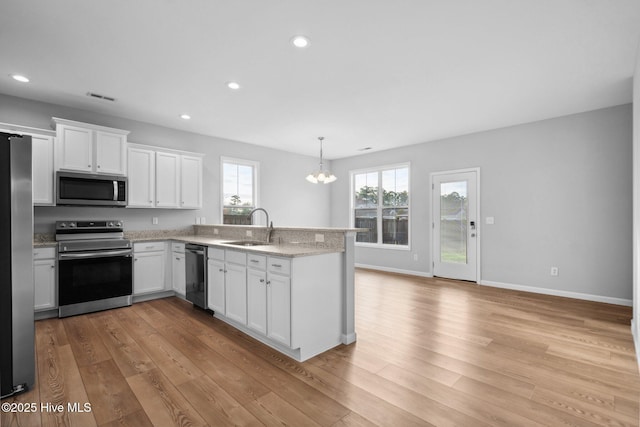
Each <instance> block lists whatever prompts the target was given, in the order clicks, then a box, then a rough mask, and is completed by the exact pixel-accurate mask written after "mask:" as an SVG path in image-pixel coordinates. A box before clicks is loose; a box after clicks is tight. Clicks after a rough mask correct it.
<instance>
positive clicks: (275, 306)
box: [247, 255, 291, 346]
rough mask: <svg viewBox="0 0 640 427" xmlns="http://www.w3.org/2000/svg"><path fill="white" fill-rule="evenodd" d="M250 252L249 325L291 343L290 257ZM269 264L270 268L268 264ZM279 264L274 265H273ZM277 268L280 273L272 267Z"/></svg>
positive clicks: (281, 341)
mask: <svg viewBox="0 0 640 427" xmlns="http://www.w3.org/2000/svg"><path fill="white" fill-rule="evenodd" d="M265 258H266V257H264V256H259V255H249V268H248V271H247V310H248V313H247V326H248V327H249V328H251V329H253V330H254V331H256V332H260V333H261V334H264V335H266V336H267V337H268V338H271V339H272V340H274V341H277V342H279V343H281V344H284V345H286V346H289V345H291V279H290V277H289V276H288V275H283V274H281V273H282V272H283V270H284V272H285V273H287V274H288V271H289V260H285V259H281V258H274V257H268V261H266V262H265ZM267 265H268V266H269V267H268V268H269V271H265V268H266V267H267ZM274 265H275V266H278V267H273V266H274ZM273 269H276V271H278V273H274V272H273V271H272V270H273Z"/></svg>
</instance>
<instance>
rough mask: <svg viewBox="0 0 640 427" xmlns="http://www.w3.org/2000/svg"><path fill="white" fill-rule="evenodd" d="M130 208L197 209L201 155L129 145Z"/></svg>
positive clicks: (199, 200) (200, 191)
mask: <svg viewBox="0 0 640 427" xmlns="http://www.w3.org/2000/svg"><path fill="white" fill-rule="evenodd" d="M127 163H128V165H129V171H128V175H127V176H128V179H129V204H128V206H129V207H131V208H163V209H200V208H201V207H202V155H201V154H198V153H191V152H186V151H177V150H166V149H165V150H161V149H157V148H156V147H153V146H150V145H141V144H134V143H130V144H129V149H128V161H127Z"/></svg>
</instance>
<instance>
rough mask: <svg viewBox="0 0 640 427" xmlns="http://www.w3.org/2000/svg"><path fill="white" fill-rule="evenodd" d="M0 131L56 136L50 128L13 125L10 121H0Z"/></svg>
mask: <svg viewBox="0 0 640 427" xmlns="http://www.w3.org/2000/svg"><path fill="white" fill-rule="evenodd" d="M0 131H4V132H7V131H8V132H15V133H22V134H27V135H46V136H56V132H55V131H53V130H50V129H40V128H33V127H30V126H22V125H13V124H11V123H4V122H0Z"/></svg>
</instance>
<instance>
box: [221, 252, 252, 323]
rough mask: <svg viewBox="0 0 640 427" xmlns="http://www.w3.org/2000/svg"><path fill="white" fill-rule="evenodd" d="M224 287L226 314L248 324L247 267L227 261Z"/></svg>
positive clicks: (232, 318)
mask: <svg viewBox="0 0 640 427" xmlns="http://www.w3.org/2000/svg"><path fill="white" fill-rule="evenodd" d="M227 252H228V251H227ZM224 289H225V309H226V316H227V317H228V318H229V319H231V320H235V321H236V322H238V323H241V324H243V325H246V324H247V267H245V266H244V265H240V264H232V263H229V262H227V263H226V268H225V287H224Z"/></svg>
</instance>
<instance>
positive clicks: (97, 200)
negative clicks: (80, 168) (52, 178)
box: [56, 172, 127, 207]
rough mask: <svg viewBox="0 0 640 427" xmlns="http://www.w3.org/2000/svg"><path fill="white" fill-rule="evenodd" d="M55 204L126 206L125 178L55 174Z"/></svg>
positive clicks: (69, 173) (82, 174)
mask: <svg viewBox="0 0 640 427" xmlns="http://www.w3.org/2000/svg"><path fill="white" fill-rule="evenodd" d="M56 188H57V189H58V192H57V195H56V204H58V205H80V206H110V207H125V206H127V178H126V177H124V176H118V175H98V174H86V173H76V172H56Z"/></svg>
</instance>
